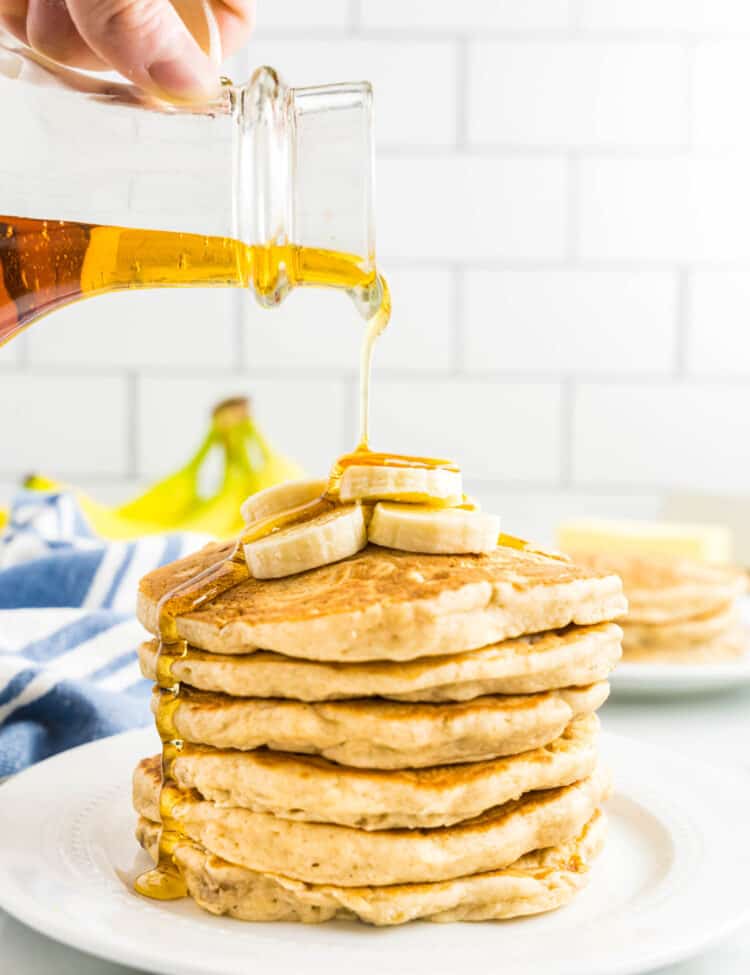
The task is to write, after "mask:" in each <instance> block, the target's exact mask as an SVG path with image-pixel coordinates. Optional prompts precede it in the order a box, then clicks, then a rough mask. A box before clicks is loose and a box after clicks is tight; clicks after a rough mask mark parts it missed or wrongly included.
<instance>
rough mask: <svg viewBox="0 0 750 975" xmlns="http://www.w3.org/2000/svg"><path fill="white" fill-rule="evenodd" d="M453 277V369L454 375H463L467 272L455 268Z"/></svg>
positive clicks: (464, 364)
mask: <svg viewBox="0 0 750 975" xmlns="http://www.w3.org/2000/svg"><path fill="white" fill-rule="evenodd" d="M452 278H453V308H452V321H451V325H452V340H453V342H452V345H453V350H452V351H453V369H452V370H451V372H452V375H454V376H461V375H463V372H464V368H465V366H466V322H465V319H464V309H465V308H466V301H465V297H466V274H465V272H464V269H463V268H454V269H453V271H452Z"/></svg>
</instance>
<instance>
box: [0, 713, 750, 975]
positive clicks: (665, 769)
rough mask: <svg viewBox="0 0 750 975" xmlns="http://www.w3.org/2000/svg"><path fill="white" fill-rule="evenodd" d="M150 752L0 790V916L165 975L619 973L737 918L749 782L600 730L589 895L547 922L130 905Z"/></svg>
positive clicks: (101, 749) (97, 755)
mask: <svg viewBox="0 0 750 975" xmlns="http://www.w3.org/2000/svg"><path fill="white" fill-rule="evenodd" d="M153 750H154V735H153V732H151V731H150V730H145V731H135V732H129V733H127V734H125V735H118V736H116V737H114V738H109V739H105V740H103V741H99V742H95V743H94V744H91V745H85V746H83V747H81V748H77V749H74V750H72V751H69V752H66V753H64V754H62V755H58V756H57V757H55V758H52V759H50V760H48V761H46V762H42V763H41V764H39V765H37V766H35V767H33V768H31V769H29V770H28V771H26V772H24V773H22V774H21V775H18V776H16V777H15V778H14V779H12V780H10V781H9V782H7V783H6V784H5V785H3V786H2V787H0V814H1V818H2V829H0V907H3V908H5V910H6V911H8V912H9V913H10V914H12V915H14V916H15V917H16V918H18V919H19V920H21V921H24V922H25V923H26V924H28V925H30V926H31V927H33V928H36V929H37V930H39V931H41V932H43V933H44V934H46V935H49V936H50V937H52V938H56V939H57V940H58V941H63V942H65V943H66V944H70V945H73V946H74V947H76V948H80V949H82V950H83V951H88V952H91V953H93V954H95V955H100V956H101V957H104V958H108V959H110V960H112V961H116V962H121V963H123V964H129V965H133V966H136V967H139V968H145V969H148V970H150V971H155V972H166V973H179V975H215V973H216V972H222V973H226V975H235V973H237V975H240V973H242V975H246V973H248V972H273V973H274V975H276V973H291V972H294V973H298V972H302V971H304V972H305V973H307V975H311V973H323V972H325V973H326V975H350V973H351V972H357V975H367V973H373V975H374V973H377V975H382V973H383V972H389V973H391V972H393V973H396V972H409V973H421V972H424V973H430V975H437V973H451V975H455V973H456V972H457V971H469V970H474V971H477V972H479V971H490V970H491V971H499V970H501V971H502V972H503V973H504V975H538V973H539V972H544V973H545V975H626V973H634V972H645V971H650V970H652V969H654V968H657V967H660V966H662V965H667V964H669V963H671V962H675V961H679V960H681V959H683V958H686V957H688V956H690V955H692V954H695V953H697V952H699V951H700V950H701V949H703V948H705V947H707V946H708V945H709V944H710V943H712V942H713V941H715V940H717V939H718V938H720V937H722V936H724V935H726V934H728V933H729V932H730V931H731V930H733V929H734V928H735V927H737V926H738V925H739V924H741V923H742V922H743V921H744V920H745V918H746V917H748V916H750V901H748V898H747V890H746V877H747V875H748V872H749V871H750V848H748V844H747V843H746V842H745V839H746V828H747V810H748V808H750V783H748V782H747V781H746V780H745V779H743V778H740V777H739V775H737V774H736V773H734V772H731V771H730V772H719V771H717V770H715V769H713V768H710V767H708V766H700V765H696V764H694V763H692V762H689V761H686V760H685V759H684V758H682V757H680V756H679V755H672V754H670V753H665V752H660V751H658V750H657V749H654V748H651V747H650V746H649V747H646V746H644V745H641V744H638V743H636V742H634V741H631V740H630V739H627V738H617V737H613V736H606V735H605V736H604V750H605V753H606V758H607V760H608V762H609V764H610V765H611V766H612V767H613V770H614V772H615V778H616V781H617V784H618V791H617V794H616V795H615V798H614V799H613V800H612V801H611V802H610V803H609V813H610V818H611V826H610V836H609V841H608V844H607V847H606V849H605V851H604V853H603V854H602V856H601V858H600V860H599V861H598V862H597V864H596V866H595V868H594V871H593V875H592V879H591V883H590V885H589V887H588V888H587V889H586V890H585V891H583V893H582V894H580V895H579V897H578V898H577V899H576V900H575V901H574V902H573V904H572V905H570V906H569V907H567V908H563V909H562V910H560V911H558V912H556V913H552V914H547V915H540V916H538V917H535V918H527V919H524V920H519V921H505V922H499V923H491V922H488V923H484V924H462V925H461V924H459V925H432V924H426V923H421V924H412V925H407V926H406V927H403V928H391V929H374V928H368V927H366V926H364V925H358V924H354V923H336V924H325V925H319V926H315V925H313V926H303V925H289V924H276V925H272V924H243V923H242V922H239V921H232V920H230V919H226V918H217V917H213V916H211V915H208V914H204V913H203V912H201V911H200V910H199V909H198V908H197V907H196V906H195V905H194V904H192V903H191V902H190V901H180V902H173V903H168V904H163V903H159V902H155V901H147V900H143V899H142V898H140V897H138V896H137V895H136V894H134V893H133V892H132V881H133V879H134V877H135V876H136V875H137V874H138V873H139V872H140V871H141V870H142V869H144V868H145V866H146V865H147V860H146V857H145V855H144V854H143V853H141V852H137V849H136V844H135V840H134V839H133V824H134V814H133V813H132V811H131V810H130V785H129V779H130V773H131V770H132V768H133V766H134V764H135V763H136V761H137V759H138V758H139V757H141V756H142V755H144V754H149V753H150V752H152V751H153ZM719 797H721V801H719Z"/></svg>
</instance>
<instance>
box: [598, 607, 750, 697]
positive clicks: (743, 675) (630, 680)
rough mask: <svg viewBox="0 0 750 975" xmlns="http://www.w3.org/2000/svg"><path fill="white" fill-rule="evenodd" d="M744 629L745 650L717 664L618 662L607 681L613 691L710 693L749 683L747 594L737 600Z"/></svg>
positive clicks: (658, 693)
mask: <svg viewBox="0 0 750 975" xmlns="http://www.w3.org/2000/svg"><path fill="white" fill-rule="evenodd" d="M739 605H740V612H741V613H742V620H743V623H744V624H745V626H746V628H747V652H746V653H745V655H744V656H743V657H739V658H738V659H737V660H728V661H726V662H725V663H717V664H692V665H691V664H687V663H686V664H656V663H654V664H650V663H630V662H629V661H622V662H620V663H619V664H618V665H617V667H615V669H614V671H613V672H612V674H611V675H610V678H609V681H610V684H611V685H612V691H613V693H615V694H620V693H622V694H631V695H638V696H645V695H648V694H653V695H664V694H710V693H712V692H714V691H730V690H733V689H734V688H736V687H743V686H745V685H747V684H750V597H748V596H745V597H742V598H741V599H740V601H739Z"/></svg>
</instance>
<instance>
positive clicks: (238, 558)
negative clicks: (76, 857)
mask: <svg viewBox="0 0 750 975" xmlns="http://www.w3.org/2000/svg"><path fill="white" fill-rule="evenodd" d="M338 270H339V271H341V268H339V269H338ZM326 273H328V272H326ZM331 273H334V272H331ZM273 275H274V272H273V270H272V269H269V270H268V277H269V280H270V279H272V278H273ZM324 277H325V275H324V274H323V273H322V271H320V273H319V278H320V279H323V278H324ZM331 280H332V279H331V276H330V274H329V277H328V279H327V280H326V281H323V282H322V283H329V284H330V283H331ZM339 280H340V279H339ZM340 283H341V280H340ZM343 284H344V286H347V287H349V290H350V292H351V293H352V294H353V296H354V298H355V301H356V302H357V303H358V304H359V306H360V308H364V309H367V308H369V309H372V313H371V315H370V317H369V320H368V323H367V327H366V331H365V335H364V338H363V342H362V352H361V356H360V431H359V433H360V439H359V445H358V446H357V448H356V450H354V451H353V452H352V453H350V454H346V455H345V456H343V457H341V458H339V460H338V461H337V462H336V464H335V465H334V467H333V469H332V471H331V475H330V478H329V482H328V486H327V489H326V491H325V493H324V494H323V495H322V496H321V497H319V498H315V499H314V500H313V501H310V502H308V503H306V504H302V505H299V506H297V507H295V508H292V509H290V510H288V511H283V512H280V513H278V514H275V515H272V516H270V517H268V518H265V519H262V520H261V521H258V522H255V523H254V524H252V525H249V526H248V527H247V529H246V530H245V532H244V533H243V535H242V536H241V537H240V538H239V539H238V540H237V543H236V544H235V546H234V548H233V549H232V551H231V552H230V553H229V554H228V555H227V556H226V557H225V558H223V559H221V560H220V561H218V562H216V563H215V564H214V565H212V566H209V568H207V569H206V570H205V571H203V572H201V573H199V574H198V575H197V576H195V577H194V578H192V579H188V580H187V581H186V582H183V583H181V584H180V585H179V586H177V587H176V588H175V589H173V590H172V591H171V592H168V593H166V594H165V595H164V596H163V597H162V599H161V600H160V602H159V606H158V621H159V647H158V655H157V663H156V672H157V684H158V687H159V702H158V705H157V711H156V727H157V730H158V732H159V736H160V738H161V741H162V766H161V771H162V784H161V790H160V795H159V813H160V816H161V832H160V838H159V856H158V862H157V865H156V867H155V868H154V869H152V870H149V871H148V872H147V873H145V874H143V875H142V876H140V877H139V878H138V880H137V881H136V885H135V889H136V890H137V891H138V892H139V893H140V894H143V895H145V896H147V897H152V898H156V899H159V900H171V899H175V898H179V897H184V896H185V895H186V893H187V888H186V885H185V881H184V879H183V877H182V875H181V874H180V870H179V867H178V866H177V864H176V862H175V857H174V854H175V850H176V849H177V847H178V846H179V845H181V844H183V845H184V844H188V843H192V841H191V840H190V839H189V838H188V837H186V836H185V834H184V832H183V831H182V830H181V828H180V824H179V821H178V819H177V818H176V817H175V814H174V813H175V807H176V805H177V804H178V803H179V802H180V801H182V800H184V799H185V798H186V794H185V793H184V792H182V791H181V790H180V788H179V786H178V785H177V782H176V781H175V777H174V764H175V761H176V760H177V759H178V758H179V756H180V755H181V754H184V750H185V747H186V745H185V742H184V740H183V739H182V738H181V736H180V732H179V728H178V727H177V721H176V718H177V711H178V709H179V706H180V695H181V690H180V683H179V680H178V679H177V678H176V677H175V675H174V673H173V671H172V668H173V665H174V664H175V663H176V662H177V661H179V660H184V659H185V658H186V657H187V656H188V654H189V652H190V651H189V648H188V644H187V641H186V640H185V639H184V638H182V637H181V636H180V634H179V630H178V626H177V619H178V617H179V616H183V615H185V614H188V613H191V612H194V611H195V610H197V609H200V608H201V607H202V606H205V605H206V604H207V603H210V602H211V601H212V600H213V599H215V598H216V597H218V596H220V595H221V594H222V593H224V592H227V591H228V590H229V589H231V588H233V587H234V586H236V585H238V584H239V583H241V582H244V581H245V580H246V579H248V578H249V576H250V573H249V570H248V567H247V563H246V561H245V554H244V546H245V545H247V544H249V543H250V542H254V541H257V540H258V539H260V538H264V537H266V536H267V535H271V534H273V533H275V532H278V531H281V530H282V529H284V528H289V527H291V526H293V525H298V524H301V523H303V522H305V521H308V520H312V519H313V518H316V517H318V516H319V515H321V514H325V513H326V512H327V511H331V510H333V508H334V507H335V506H336V505H337V504H338V496H339V484H340V481H341V477H342V475H343V473H344V471H345V470H346V469H347V467H351V466H353V465H362V464H365V465H367V464H370V465H380V464H385V465H386V466H393V467H417V468H445V469H448V470H457V469H458V468H456V467H455V465H453V464H452V463H451V462H450V461H447V460H439V459H433V458H429V457H408V456H405V455H399V454H380V453H375V452H373V451H371V450H370V449H369V406H370V372H371V366H372V355H373V350H374V346H375V342H376V341H377V339H378V337H379V336H380V335H381V334H382V332H383V331H384V329H385V327H386V326H387V324H388V319H389V317H390V310H391V304H390V294H389V292H388V287H387V285H386V283H385V281H384V279H383V278H378V279H377V280H376V282H375V285H374V286H373V285H372V283H370V284H368V283H364V284H359V283H355V284H354V285H352V282H351V280H348V281H344V282H343Z"/></svg>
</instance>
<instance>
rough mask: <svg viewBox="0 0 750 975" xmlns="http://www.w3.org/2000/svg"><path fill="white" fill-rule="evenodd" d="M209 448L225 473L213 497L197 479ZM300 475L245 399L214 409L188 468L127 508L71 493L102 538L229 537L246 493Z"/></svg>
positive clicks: (41, 482)
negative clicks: (218, 455) (268, 438)
mask: <svg viewBox="0 0 750 975" xmlns="http://www.w3.org/2000/svg"><path fill="white" fill-rule="evenodd" d="M212 448H213V449H217V448H218V449H220V450H221V451H222V453H223V460H224V472H223V477H222V480H221V483H220V485H219V487H218V488H217V490H216V491H215V492H214V494H212V495H209V496H204V495H202V494H201V490H200V475H201V471H202V468H203V465H204V462H205V461H206V458H207V457H208V454H209V452H210V451H211V450H212ZM302 473H303V472H302V469H301V468H300V467H299V466H298V465H297V464H295V463H294V462H292V461H290V460H288V459H287V458H286V457H284V456H283V455H282V454H279V453H278V452H277V451H276V450H274V449H273V448H272V447H271V446H270V445H269V444H268V442H267V441H266V439H265V438H264V437H263V436H262V434H261V433H260V431H259V430H258V428H257V426H256V425H255V423H254V422H253V420H252V419H251V417H250V416H249V413H248V404H247V400H244V399H233V400H227V401H225V402H224V403H220V404H219V405H218V406H217V407H216V409H215V410H214V413H213V418H212V423H211V427H210V429H209V431H208V432H207V434H206V436H205V437H204V439H203V441H202V442H201V444H200V446H199V448H198V450H197V451H196V453H195V454H194V455H193V456H192V457H191V458H190V460H189V461H188V462H187V464H185V465H184V466H183V467H181V468H180V469H179V470H177V471H175V472H174V473H172V474H170V475H168V476H167V477H165V478H163V479H162V480H160V481H158V482H157V483H156V484H154V485H153V486H152V487H150V488H148V489H147V490H146V491H144V492H143V493H142V494H140V495H139V496H137V497H136V498H134V499H132V500H131V501H129V502H127V503H126V504H123V505H120V506H118V507H110V506H108V505H104V504H101V503H100V502H98V501H95V500H94V499H93V498H91V497H89V496H88V495H87V494H85V493H84V492H82V491H77V490H76V492H75V493H76V497H77V498H78V501H79V504H80V505H81V510H82V511H83V513H84V515H85V516H86V518H87V519H88V520H89V522H90V524H91V525H92V527H93V529H94V530H95V531H96V532H97V534H100V535H102V536H103V537H105V538H110V539H125V538H134V537H136V536H138V535H146V534H154V533H157V532H165V531H194V532H203V533H205V534H209V535H213V536H215V537H217V538H228V537H230V536H231V535H234V534H237V533H238V532H239V531H240V530H241V529H242V527H243V522H242V516H241V513H240V507H241V505H242V502H243V501H245V499H246V498H247V497H248V496H249V495H251V494H254V493H255V492H256V491H259V490H261V489H262V488H265V487H269V486H270V485H272V484H278V483H280V482H281V481H284V480H290V479H296V478H299V477H300V476H302ZM25 486H26V487H28V488H32V489H36V490H42V491H50V490H57V489H59V488H64V487H67V485H64V484H61V483H59V482H56V481H53V480H51V479H49V478H45V477H42V476H40V475H32V476H31V477H29V478H27V479H26V481H25ZM74 490H75V489H74Z"/></svg>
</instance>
